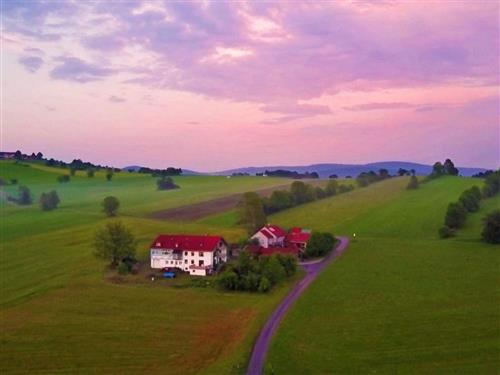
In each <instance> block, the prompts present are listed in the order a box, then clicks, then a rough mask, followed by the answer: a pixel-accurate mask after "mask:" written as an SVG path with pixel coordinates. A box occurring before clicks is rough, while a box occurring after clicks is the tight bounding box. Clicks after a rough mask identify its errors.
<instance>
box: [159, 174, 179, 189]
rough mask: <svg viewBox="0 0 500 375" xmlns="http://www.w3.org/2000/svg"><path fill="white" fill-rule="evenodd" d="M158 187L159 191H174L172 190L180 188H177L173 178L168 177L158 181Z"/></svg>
mask: <svg viewBox="0 0 500 375" xmlns="http://www.w3.org/2000/svg"><path fill="white" fill-rule="evenodd" d="M156 185H157V186H158V190H172V189H178V188H179V186H177V185H176V184H175V183H174V180H172V177H168V176H162V177H160V178H159V179H158V180H157V181H156Z"/></svg>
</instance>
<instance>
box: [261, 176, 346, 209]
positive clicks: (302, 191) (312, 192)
mask: <svg viewBox="0 0 500 375" xmlns="http://www.w3.org/2000/svg"><path fill="white" fill-rule="evenodd" d="M352 189H354V187H353V186H352V185H339V184H338V182H337V181H336V180H334V179H332V180H329V181H328V183H327V185H326V187H325V188H324V189H323V188H321V187H319V186H313V185H311V184H306V183H304V182H303V181H294V182H293V183H292V185H291V187H290V190H275V191H273V193H272V194H271V196H270V197H269V198H264V199H263V205H264V212H265V213H266V214H268V215H269V214H272V213H275V212H279V211H282V210H286V209H287V208H291V207H294V206H297V205H299V204H304V203H308V202H312V201H315V200H318V199H323V198H327V197H331V196H333V195H336V194H340V193H345V192H347V191H351V190H352Z"/></svg>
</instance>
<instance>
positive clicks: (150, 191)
mask: <svg viewBox="0 0 500 375" xmlns="http://www.w3.org/2000/svg"><path fill="white" fill-rule="evenodd" d="M0 167H1V168H0V176H1V177H3V178H7V179H10V178H18V179H19V183H20V184H26V185H28V186H29V187H30V188H31V190H32V192H33V193H34V194H35V195H38V194H39V193H40V192H42V191H48V190H50V189H54V188H56V189H57V190H58V192H59V193H60V196H61V200H62V204H61V208H60V209H58V210H56V211H54V212H49V213H44V212H41V211H40V209H39V208H38V207H36V205H35V206H33V207H18V206H13V205H9V204H5V203H4V205H3V206H2V209H1V215H2V220H1V222H0V229H1V249H0V250H1V252H0V274H1V290H2V293H1V294H0V306H1V307H0V331H1V332H2V335H1V341H0V347H1V350H0V372H1V373H25V372H27V371H31V372H33V373H48V374H53V373H57V372H63V373H75V372H78V373H99V374H104V373H110V374H111V373H113V374H114V373H122V374H125V373H131V374H132V373H134V374H135V373H153V372H155V373H156V372H158V371H161V373H172V374H192V373H198V372H205V373H208V374H210V373H214V374H224V373H229V372H231V371H232V367H233V366H234V365H238V364H239V366H240V367H241V368H242V367H243V363H244V362H245V360H246V358H247V357H248V353H249V350H250V348H251V343H252V340H253V337H255V335H256V333H257V331H258V328H259V326H260V324H261V323H262V321H263V320H264V319H265V318H266V317H267V316H268V315H269V313H270V311H272V309H273V307H274V306H275V305H276V304H277V303H278V302H279V300H280V299H281V298H282V296H283V295H284V293H285V292H286V291H287V290H288V288H289V285H283V286H282V287H281V288H279V289H277V290H276V291H274V292H273V293H271V294H269V295H247V294H238V293H220V292H218V291H216V290H213V289H200V288H195V289H193V288H188V289H176V288H172V287H162V286H152V285H148V283H147V282H146V283H143V284H130V283H128V284H113V283H111V282H109V281H107V280H105V279H103V266H104V264H103V262H100V261H98V260H96V259H95V258H94V257H93V256H92V247H91V242H92V236H93V233H94V231H95V229H96V228H98V227H100V226H102V225H103V224H104V223H105V222H106V220H107V219H104V218H103V216H102V214H101V213H99V201H100V200H101V198H102V197H104V196H105V195H109V194H113V195H116V196H118V197H119V198H120V200H121V201H122V207H123V212H124V213H125V214H128V215H127V216H122V217H121V218H120V219H121V220H123V221H124V222H125V223H126V224H127V225H128V226H130V227H132V229H133V231H134V233H135V234H136V236H137V237H138V239H139V240H140V243H139V249H140V251H139V256H140V257H143V258H144V259H147V245H148V244H149V243H150V241H151V238H153V237H154V236H155V235H156V234H157V233H160V232H186V233H188V232H192V233H220V234H222V235H224V236H225V237H226V238H227V239H228V240H230V241H234V240H237V239H238V238H240V237H241V236H242V235H243V232H242V231H241V230H240V229H238V228H222V227H217V228H214V227H212V226H210V225H203V224H195V223H193V224H186V223H184V224H182V223H173V222H161V221H155V220H150V219H147V218H144V217H141V216H142V215H147V213H148V210H149V209H159V208H163V207H169V206H172V207H173V206H175V205H182V204H184V203H185V202H194V201H200V200H203V199H210V198H213V197H216V196H223V195H225V194H232V193H235V192H241V191H246V190H251V189H257V188H261V187H265V186H270V185H282V184H283V183H284V180H283V179H274V180H273V179H262V178H260V179H259V178H246V177H245V178H233V179H230V180H227V179H225V178H219V177H214V178H212V177H179V178H176V182H178V183H179V184H180V185H181V187H182V188H181V189H180V190H178V191H175V192H157V191H155V189H154V188H155V186H154V179H152V178H150V177H147V176H140V175H136V174H127V173H120V174H117V175H115V178H114V179H113V181H112V182H110V183H108V182H107V181H105V180H104V176H103V175H97V176H96V177H95V178H94V179H89V178H87V177H83V176H82V177H78V176H77V177H75V178H73V179H72V181H71V182H70V183H68V184H63V185H59V184H57V183H56V182H55V180H56V176H57V173H61V172H62V171H61V170H58V169H53V168H46V167H43V166H35V167H21V166H19V165H13V164H11V163H1V164H0ZM7 189H12V187H8V188H7ZM14 190H15V187H14ZM186 353H191V354H186Z"/></svg>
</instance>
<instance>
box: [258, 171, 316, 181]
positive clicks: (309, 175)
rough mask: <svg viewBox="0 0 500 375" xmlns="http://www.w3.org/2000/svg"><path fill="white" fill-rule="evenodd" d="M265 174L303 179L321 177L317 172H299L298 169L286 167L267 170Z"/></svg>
mask: <svg viewBox="0 0 500 375" xmlns="http://www.w3.org/2000/svg"><path fill="white" fill-rule="evenodd" d="M264 175H266V176H270V177H286V178H293V179H303V178H311V179H317V178H319V174H318V173H317V172H304V173H299V172H297V171H289V170H286V169H277V170H275V171H268V170H266V171H265V172H264Z"/></svg>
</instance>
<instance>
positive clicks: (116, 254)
mask: <svg viewBox="0 0 500 375" xmlns="http://www.w3.org/2000/svg"><path fill="white" fill-rule="evenodd" d="M136 246H137V241H136V240H135V238H134V235H133V234H132V232H131V231H130V229H128V228H127V227H125V226H124V225H123V224H122V223H121V222H119V221H114V222H111V223H107V224H106V226H105V227H104V228H102V229H99V230H97V232H96V233H95V238H94V248H95V251H94V255H95V256H96V257H97V258H100V259H104V260H107V261H109V262H110V266H111V267H116V266H118V263H120V261H121V260H123V259H127V258H135V248H136Z"/></svg>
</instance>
